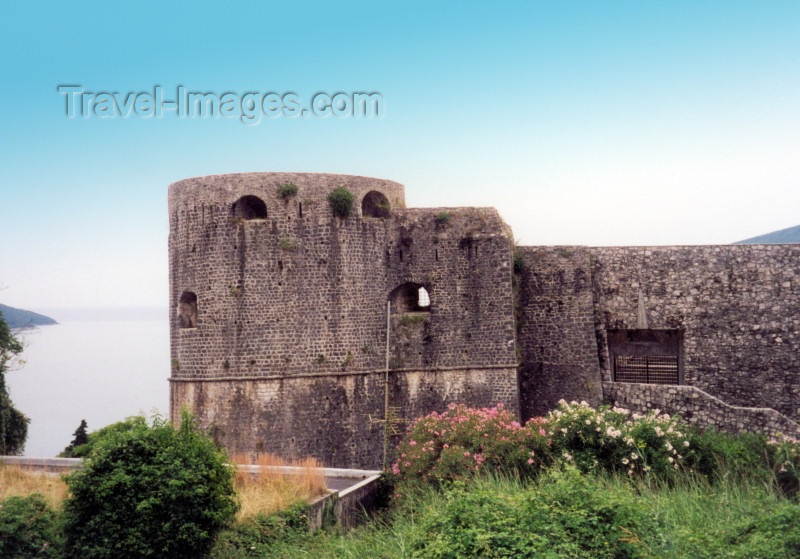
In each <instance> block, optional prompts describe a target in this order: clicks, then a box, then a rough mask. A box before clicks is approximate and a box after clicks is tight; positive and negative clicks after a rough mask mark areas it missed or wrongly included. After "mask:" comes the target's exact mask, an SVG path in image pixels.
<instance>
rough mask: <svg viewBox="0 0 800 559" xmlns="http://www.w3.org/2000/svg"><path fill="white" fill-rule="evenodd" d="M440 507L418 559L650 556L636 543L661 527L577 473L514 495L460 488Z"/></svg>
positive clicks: (421, 537)
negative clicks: (420, 558)
mask: <svg viewBox="0 0 800 559" xmlns="http://www.w3.org/2000/svg"><path fill="white" fill-rule="evenodd" d="M484 485H485V487H484ZM442 500H443V501H444V505H443V506H442V507H438V508H437V509H434V510H433V511H432V512H429V513H427V514H425V515H424V516H423V518H422V520H421V522H420V524H421V530H420V531H419V532H418V536H417V538H416V541H414V542H413V544H412V549H413V555H412V556H413V557H425V558H430V559H461V558H463V557H493V558H508V559H524V558H531V559H532V558H539V557H552V558H557V557H592V558H609V559H610V558H615V559H616V558H634V557H646V556H648V555H647V553H646V550H645V549H644V548H643V546H642V545H641V543H640V538H639V536H640V535H643V534H646V533H648V532H651V531H653V530H655V529H656V528H657V526H656V523H655V522H654V520H653V519H652V517H651V516H650V515H649V514H648V512H647V511H646V510H645V509H644V508H643V507H641V506H639V504H638V503H637V502H636V500H635V497H634V496H633V495H631V494H630V493H628V492H623V491H613V490H612V489H611V488H608V489H606V490H603V491H598V487H597V485H596V483H595V482H594V481H593V480H591V479H587V478H585V477H584V476H583V475H582V474H580V473H579V472H578V471H577V470H576V469H574V468H567V469H565V470H564V471H559V470H558V469H551V470H549V471H548V472H547V473H546V474H544V476H543V477H542V479H541V480H540V481H539V483H537V484H535V485H531V486H528V487H524V488H513V489H512V490H502V491H498V487H497V485H496V484H491V483H489V484H481V483H478V484H473V486H471V487H470V488H468V489H465V488H464V487H459V486H456V487H455V488H454V489H453V490H451V491H449V492H447V493H445V494H444V495H443V497H442Z"/></svg>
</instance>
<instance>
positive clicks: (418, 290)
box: [389, 282, 431, 314]
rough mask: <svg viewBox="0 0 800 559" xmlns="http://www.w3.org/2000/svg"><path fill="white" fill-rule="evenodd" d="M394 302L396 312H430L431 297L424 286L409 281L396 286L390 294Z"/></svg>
mask: <svg viewBox="0 0 800 559" xmlns="http://www.w3.org/2000/svg"><path fill="white" fill-rule="evenodd" d="M389 300H390V301H391V302H392V312H393V313H395V314H403V313H412V312H429V311H430V310H431V298H430V295H429V294H428V290H427V289H425V287H424V286H422V285H420V284H418V283H414V282H408V283H404V284H403V285H400V286H398V287H395V288H394V289H393V290H392V292H391V293H390V294H389Z"/></svg>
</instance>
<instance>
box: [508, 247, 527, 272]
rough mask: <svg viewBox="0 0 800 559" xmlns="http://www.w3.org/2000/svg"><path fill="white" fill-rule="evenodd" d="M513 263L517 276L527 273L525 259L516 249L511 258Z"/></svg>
mask: <svg viewBox="0 0 800 559" xmlns="http://www.w3.org/2000/svg"><path fill="white" fill-rule="evenodd" d="M511 263H512V265H513V268H514V273H515V274H521V273H522V272H524V271H525V257H524V256H522V253H521V252H519V251H518V250H516V248H515V249H514V256H512V257H511Z"/></svg>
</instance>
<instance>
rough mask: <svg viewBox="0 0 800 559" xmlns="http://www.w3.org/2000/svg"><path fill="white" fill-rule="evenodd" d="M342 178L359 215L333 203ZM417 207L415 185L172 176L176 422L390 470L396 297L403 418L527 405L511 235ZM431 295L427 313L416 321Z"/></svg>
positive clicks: (240, 441)
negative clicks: (408, 198)
mask: <svg viewBox="0 0 800 559" xmlns="http://www.w3.org/2000/svg"><path fill="white" fill-rule="evenodd" d="M289 182H291V183H293V184H295V185H296V186H297V193H296V194H295V195H293V196H290V197H288V199H283V198H282V197H281V196H280V195H279V190H278V189H279V187H280V186H281V185H285V184H286V183H289ZM336 186H345V187H346V188H348V189H349V190H350V191H351V192H353V194H354V195H355V208H356V211H355V212H354V214H353V215H351V216H350V217H348V218H346V219H343V218H340V217H337V216H335V215H334V214H333V212H332V210H331V208H330V207H329V204H328V202H327V200H326V198H327V195H328V193H329V192H330V191H332V190H333V189H334V188H335V187H336ZM243 197H249V198H243ZM250 197H253V198H250ZM368 199H369V200H370V204H367V203H366V202H364V211H363V212H362V211H361V208H362V201H365V200H368ZM243 201H244V202H247V204H245V203H244V202H243ZM262 205H263V207H262ZM367 206H369V208H368V207H367ZM403 206H404V199H403V190H402V185H398V184H397V183H392V182H390V181H382V180H380V179H371V178H367V177H352V176H344V175H320V174H301V175H294V174H285V173H252V174H244V175H219V176H212V177H201V178H198V179H188V180H185V181H181V182H178V183H175V184H173V185H172V186H171V187H170V205H169V207H170V297H171V300H172V304H173V309H174V311H173V313H172V317H171V339H172V363H173V368H172V375H171V381H172V382H171V387H172V388H171V415H172V417H173V418H176V417H178V416H179V414H180V410H181V408H182V407H183V406H186V405H189V406H190V407H191V408H192V409H193V411H194V412H195V413H196V414H197V415H198V417H199V418H200V420H201V422H202V424H203V425H205V426H206V427H209V428H213V429H214V431H215V432H216V434H217V436H218V438H219V439H220V441H221V442H222V443H223V444H225V445H226V446H227V447H228V448H229V450H231V451H232V452H244V451H255V450H264V451H269V452H275V453H278V454H281V455H282V456H285V457H288V458H294V457H298V456H304V455H313V456H316V457H317V458H319V459H321V460H323V461H324V463H325V464H326V465H330V466H345V467H355V466H359V467H376V466H379V465H380V459H381V457H382V450H383V442H382V432H383V431H382V427H381V425H380V424H378V423H374V422H372V423H371V422H370V419H373V420H374V419H380V418H382V417H383V405H384V390H383V386H384V381H383V378H384V377H383V370H384V368H385V366H386V353H385V348H386V328H387V301H390V302H391V306H390V308H389V309H388V311H389V313H390V316H389V317H388V318H389V323H390V326H391V336H390V356H389V362H390V367H391V369H392V371H393V373H392V376H391V381H390V388H391V390H390V400H391V402H392V405H396V406H398V407H399V412H398V414H399V415H400V416H401V417H406V418H409V419H411V418H413V417H417V416H419V415H423V414H426V413H429V412H430V411H434V410H439V411H441V410H443V409H444V408H445V407H446V405H447V404H448V403H449V402H464V403H469V404H472V405H481V406H484V405H485V406H488V405H493V404H496V403H503V404H505V405H506V406H507V407H509V408H511V409H513V410H515V411H516V410H517V409H518V401H519V397H518V387H517V379H516V357H515V347H514V337H515V332H514V321H513V308H512V304H513V302H512V283H511V249H512V240H511V233H510V230H509V229H508V227H507V226H506V225H505V224H504V223H503V222H502V220H501V219H500V218H499V216H498V214H497V212H496V211H495V210H493V209H490V208H486V209H481V208H449V209H443V208H439V209H427V210H416V209H405V208H404V207H403ZM367 210H369V212H375V213H373V214H372V215H365V212H367ZM375 215H377V216H375ZM418 288H424V290H425V291H426V292H427V294H428V295H429V298H430V304H429V305H426V306H425V308H419V309H413V310H412V311H408V312H407V309H405V306H407V305H406V303H407V301H406V299H408V295H409V294H411V295H413V294H415V293H416V290H417V289H418ZM409 290H410V291H409ZM398 293H399V294H400V295H398ZM195 307H196V310H194V308H195ZM187 309H189V310H187ZM187 317H188V318H187Z"/></svg>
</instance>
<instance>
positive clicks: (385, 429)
mask: <svg viewBox="0 0 800 559" xmlns="http://www.w3.org/2000/svg"><path fill="white" fill-rule="evenodd" d="M391 312H392V302H391V301H386V372H385V373H384V377H383V467H384V468H386V467H387V464H386V457H387V456H388V454H389V328H390V325H391V323H390V321H389V318H390V316H391Z"/></svg>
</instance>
